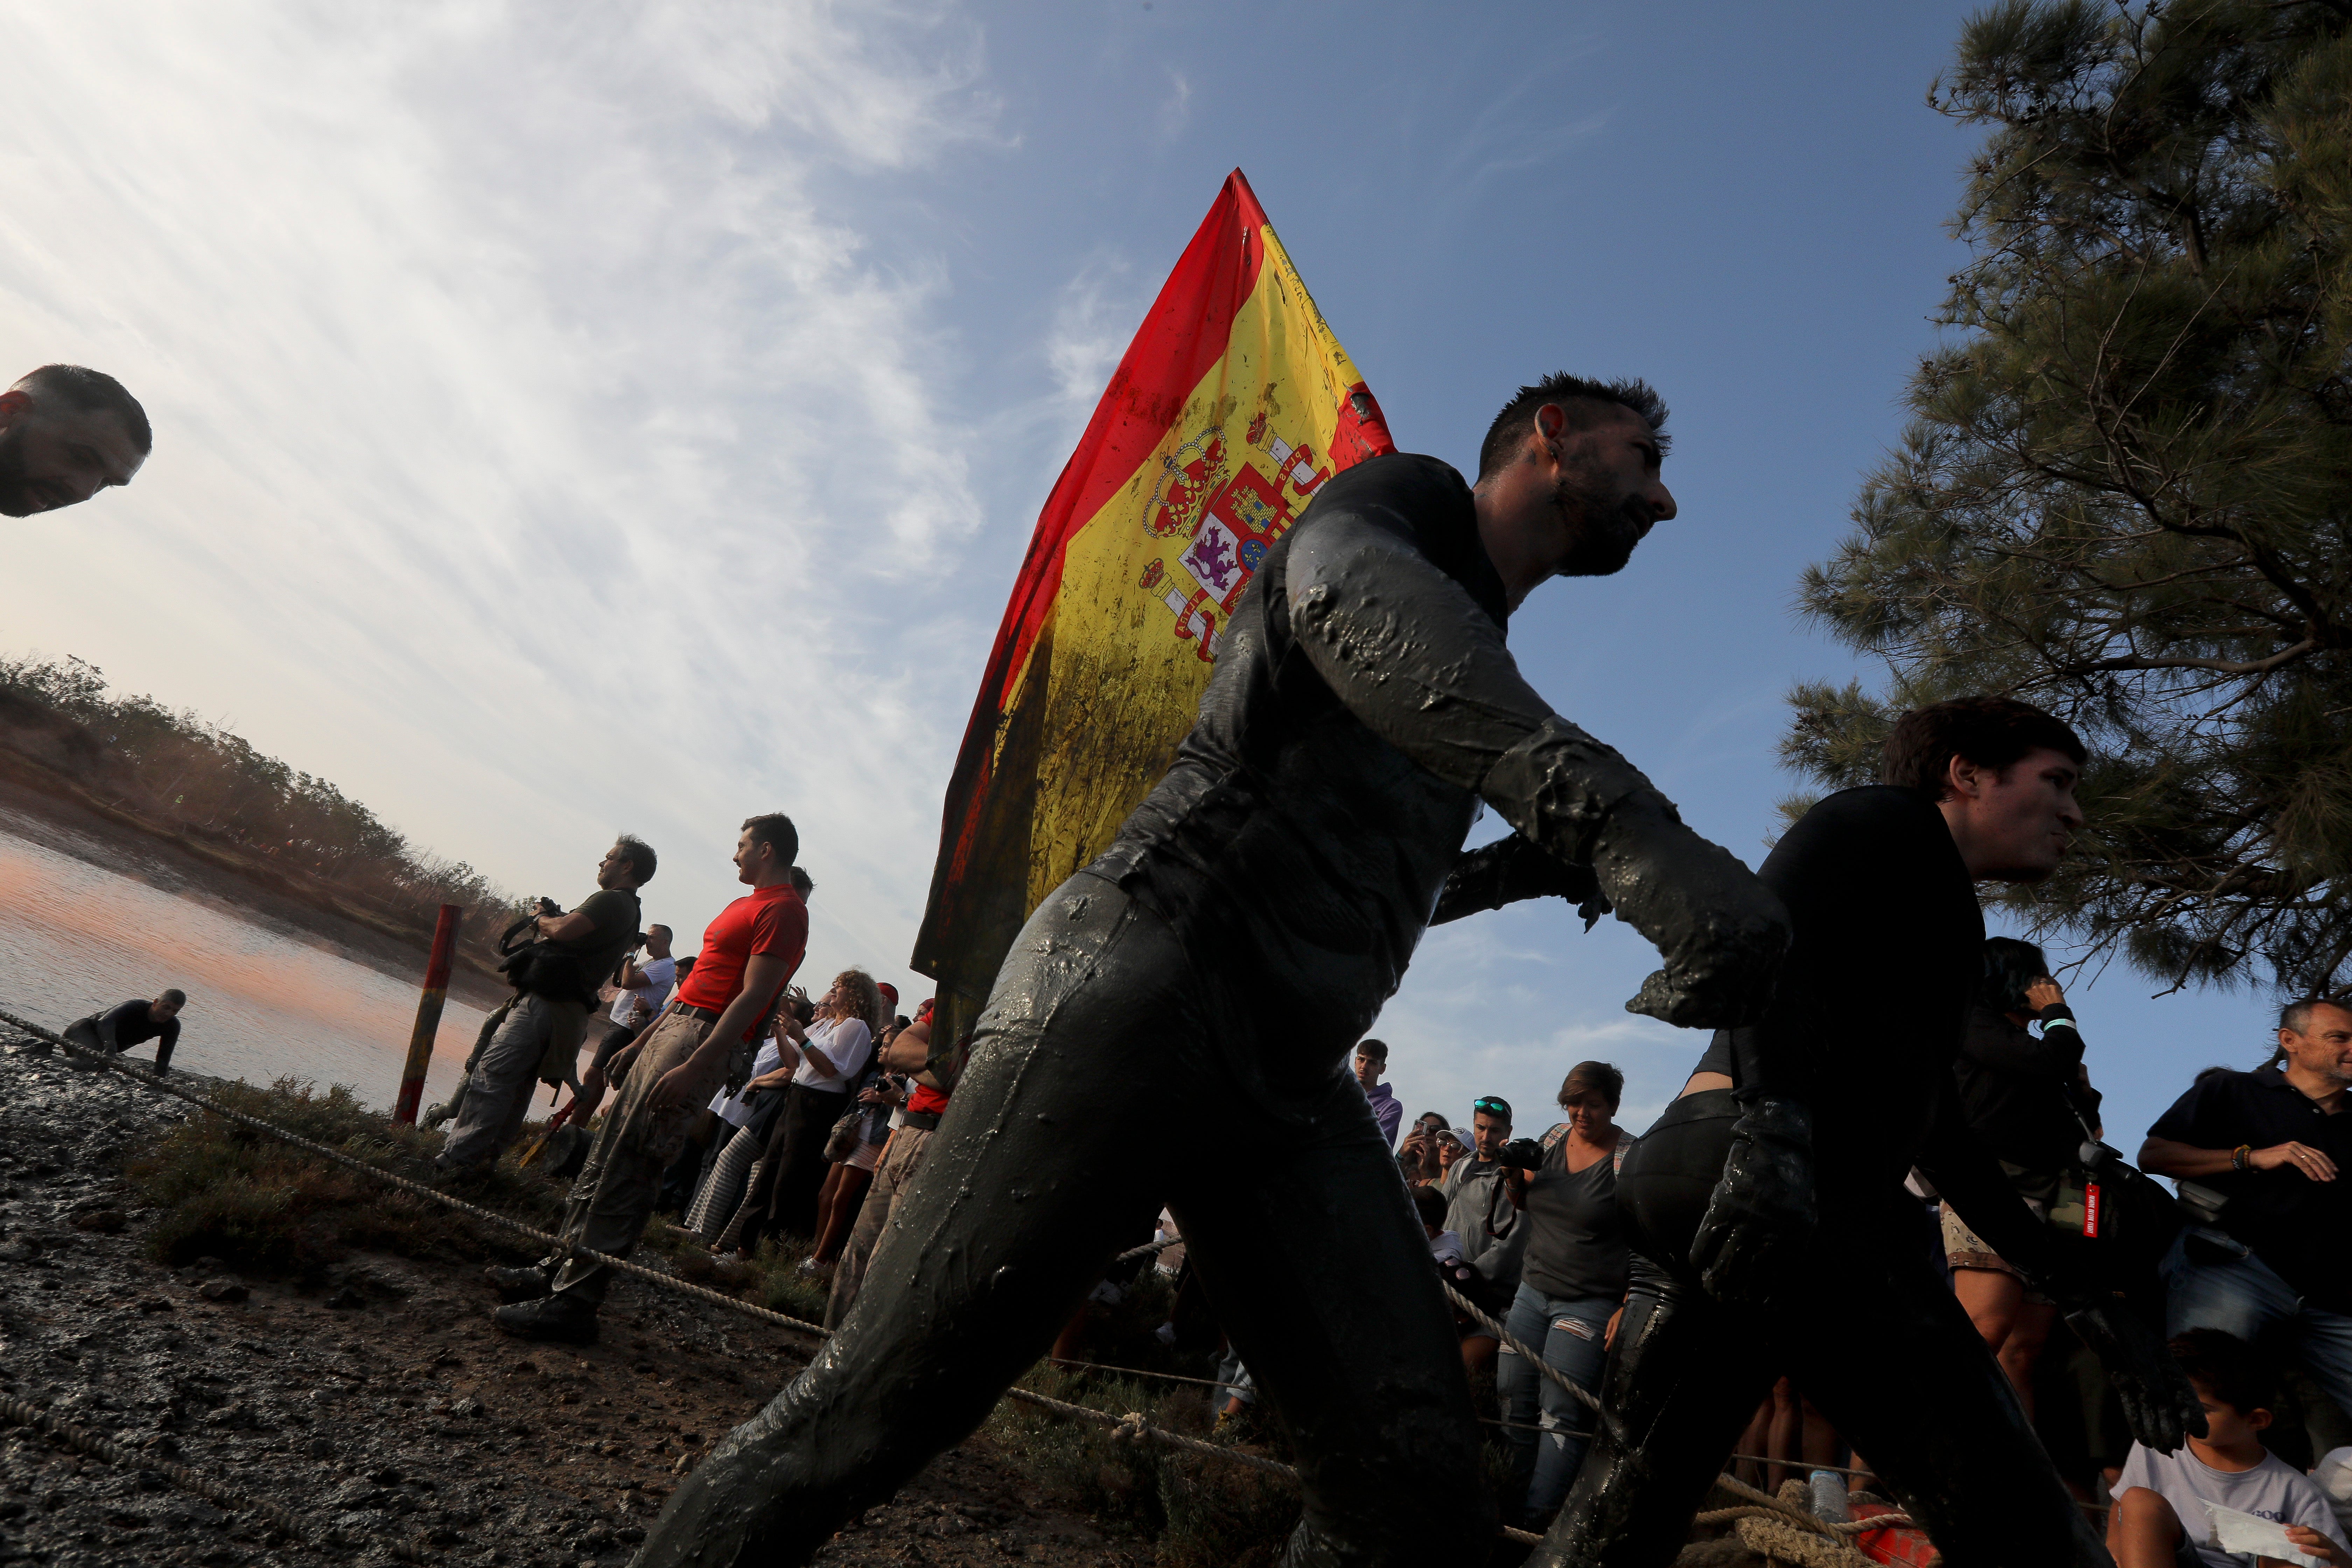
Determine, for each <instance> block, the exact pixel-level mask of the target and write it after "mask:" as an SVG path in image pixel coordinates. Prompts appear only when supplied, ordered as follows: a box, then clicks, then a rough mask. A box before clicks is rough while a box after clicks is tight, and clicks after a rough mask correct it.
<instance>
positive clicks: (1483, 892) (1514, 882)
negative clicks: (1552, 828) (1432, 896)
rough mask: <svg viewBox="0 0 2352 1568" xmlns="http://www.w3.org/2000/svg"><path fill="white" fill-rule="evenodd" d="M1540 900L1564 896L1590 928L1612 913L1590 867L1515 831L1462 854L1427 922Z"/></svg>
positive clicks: (1435, 923) (1447, 878)
mask: <svg viewBox="0 0 2352 1568" xmlns="http://www.w3.org/2000/svg"><path fill="white" fill-rule="evenodd" d="M1542 898H1561V899H1566V900H1569V901H1570V903H1573V904H1575V905H1576V906H1577V911H1576V912H1577V913H1579V914H1580V915H1582V916H1583V917H1584V929H1585V930H1587V931H1591V929H1592V924H1593V922H1594V921H1597V920H1599V919H1600V918H1601V916H1602V915H1605V914H1607V913H1608V912H1609V900H1607V899H1604V898H1602V897H1601V884H1600V882H1599V881H1598V880H1597V879H1595V878H1594V877H1593V875H1592V868H1591V867H1590V866H1571V865H1570V864H1569V863H1568V862H1567V861H1565V860H1562V859H1560V858H1559V857H1558V856H1556V855H1553V854H1551V853H1550V852H1549V851H1548V850H1546V849H1544V848H1543V847H1540V846H1538V845H1535V844H1531V843H1529V842H1528V840H1527V839H1525V838H1522V837H1519V836H1518V835H1517V834H1516V833H1514V834H1512V835H1511V836H1510V837H1507V838H1497V839H1496V840H1495V842H1494V843H1492V844H1487V845H1483V846H1481V847H1478V848H1476V849H1471V850H1466V851H1465V852H1464V854H1463V856H1462V858H1460V859H1459V860H1456V861H1455V862H1454V869H1453V871H1452V873H1451V874H1449V875H1448V876H1447V877H1446V879H1445V888H1444V891H1442V892H1440V893H1439V894H1438V895H1437V910H1436V912H1435V913H1433V914H1432V915H1431V916H1430V917H1429V923H1430V924H1432V925H1433V926H1442V925H1444V924H1445V922H1446V921H1458V920H1460V919H1461V918H1462V917H1463V916H1465V915H1474V914H1478V913H1480V912H1482V911H1484V910H1499V909H1501V908H1502V907H1503V906H1504V905H1505V904H1513V903H1517V902H1518V901H1519V900H1521V899H1542Z"/></svg>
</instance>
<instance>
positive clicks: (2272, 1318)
mask: <svg viewBox="0 0 2352 1568" xmlns="http://www.w3.org/2000/svg"><path fill="white" fill-rule="evenodd" d="M2163 1267H2164V1331H2165V1332H2166V1333H2167V1334H2168V1335H2169V1334H2181V1333H2186V1332H2188V1331H2189V1330H2190V1329H2220V1330H2221V1331H2223V1332H2225V1333H2231V1334H2235V1335H2236V1336H2237V1337H2238V1338H2240V1339H2242V1340H2243V1341H2245V1342H2247V1343H2248V1344H2254V1343H2257V1342H2271V1343H2273V1344H2275V1345H2276V1346H2277V1347H2278V1348H2279V1349H2281V1350H2283V1351H2285V1352H2288V1353H2290V1354H2291V1355H2293V1356H2294V1359H2295V1360H2296V1361H2297V1362H2299V1363H2302V1366H2303V1370H2304V1371H2305V1373H2307V1374H2308V1375H2309V1376H2310V1378H2311V1380H2312V1381H2313V1382H2314V1383H2315V1384H2319V1386H2320V1389H2321V1391H2322V1392H2323V1393H2325V1394H2326V1395H2327V1397H2328V1398H2330V1399H2332V1400H2334V1401H2335V1402H2336V1407H2337V1408H2338V1409H2340V1410H2342V1411H2343V1412H2344V1413H2345V1415H2347V1416H2352V1317H2347V1316H2346V1315H2345V1314H2344V1313H2342V1312H2328V1311H2323V1310H2320V1309H2319V1308H2317V1307H2313V1306H2307V1305H2305V1302H2304V1300H2303V1298H2302V1297H2300V1296H2298V1295H2296V1294H2295V1293H2294V1286H2292V1285H2289V1284H2288V1283H2287V1282H2286V1281H2285V1280H2284V1279H2280V1278H2279V1277H2278V1275H2277V1274H2276V1273H2274V1272H2273V1270H2272V1268H2271V1266H2270V1265H2269V1264H2267V1263H2264V1262H2263V1260H2262V1259H2261V1258H2257V1257H2255V1256H2254V1255H2253V1254H2252V1252H2249V1251H2248V1250H2247V1249H2246V1247H2245V1246H2244V1244H2243V1243H2242V1242H2238V1241H2235V1240H2232V1239H2231V1237H2228V1236H2226V1235H2224V1234H2223V1233H2221V1231H2218V1230H2208V1229H2206V1228H2204V1227H2203V1226H2190V1227H2189V1228H2188V1229H2186V1230H2184V1231H2182V1232H2181V1233H2180V1235H2179V1237H2178V1238H2177V1239H2176V1240H2175V1241H2174V1242H2173V1244H2172V1250H2171V1251H2170V1252H2168V1253H2166V1254H2165V1256H2164V1266H2163Z"/></svg>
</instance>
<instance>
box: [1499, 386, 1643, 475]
mask: <svg viewBox="0 0 2352 1568" xmlns="http://www.w3.org/2000/svg"><path fill="white" fill-rule="evenodd" d="M1547 403H1556V404H1558V405H1559V409H1560V412H1561V413H1563V414H1565V415H1567V416H1568V427H1569V428H1570V429H1571V430H1590V429H1591V428H1592V427H1593V426H1595V425H1598V424H1599V423H1600V422H1601V420H1602V419H1604V418H1611V419H1613V418H1615V417H1616V415H1615V413H1614V412H1613V411H1612V410H1610V409H1606V408H1601V407H1596V406H1595V405H1598V404H1612V405H1615V406H1616V407H1617V408H1623V409H1627V410H1630V411H1631V412H1632V413H1633V415H1634V416H1636V417H1638V418H1639V419H1640V420H1641V421H1642V423H1643V424H1644V425H1647V426H1649V427H1650V436H1651V438H1652V439H1654V440H1655V441H1656V442H1657V444H1658V452H1659V455H1660V456H1662V457H1663V456H1664V454H1665V450H1666V447H1667V445H1668V441H1669V437H1667V435H1666V400H1665V399H1664V398H1663V397H1660V396H1659V395H1657V394H1656V393H1655V392H1654V391H1652V390H1651V389H1650V384H1649V383H1647V382H1645V381H1640V380H1631V381H1588V380H1586V379H1585V378H1584V377H1583V376H1580V375H1570V374H1568V373H1567V372H1566V371H1559V372H1556V373H1555V374H1550V375H1548V376H1546V377H1544V378H1543V379H1542V380H1541V381H1539V382H1537V383H1536V384H1534V385H1533V386H1523V387H1521V388H1519V390H1518V392H1517V394H1516V395H1514V396H1513V397H1512V398H1511V400H1510V401H1509V402H1508V403H1506V404H1505V405H1503V411H1502V412H1501V413H1500V414H1497V415H1496V416H1495V422H1494V423H1493V424H1492V425H1489V426H1486V440H1485V441H1484V442H1482V443H1481V444H1480V445H1479V447H1478V479H1479V480H1480V482H1481V483H1483V482H1485V481H1486V480H1487V479H1493V478H1494V477H1495V476H1496V474H1499V473H1501V472H1502V471H1503V470H1504V469H1505V468H1508V467H1510V465H1511V459H1512V458H1516V457H1517V456H1518V455H1519V448H1520V447H1523V446H1525V445H1526V444H1527V439H1528V432H1529V431H1530V430H1533V429H1534V428H1535V427H1536V410H1537V409H1538V408H1541V407H1542V406H1543V405H1545V404H1547Z"/></svg>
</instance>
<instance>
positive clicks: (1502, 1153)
mask: <svg viewBox="0 0 2352 1568" xmlns="http://www.w3.org/2000/svg"><path fill="white" fill-rule="evenodd" d="M1543 1160H1544V1151H1543V1145H1542V1144H1540V1143H1538V1142H1536V1141H1535V1140H1534V1139H1532V1138H1514V1139H1512V1140H1511V1141H1510V1142H1507V1143H1506V1144H1504V1145H1503V1146H1502V1147H1501V1148H1499V1149H1497V1150H1496V1151H1495V1163H1496V1164H1497V1165H1504V1166H1507V1167H1509V1168H1510V1169H1511V1170H1514V1171H1532V1170H1536V1169H1538V1167H1540V1166H1541V1165H1542V1164H1543Z"/></svg>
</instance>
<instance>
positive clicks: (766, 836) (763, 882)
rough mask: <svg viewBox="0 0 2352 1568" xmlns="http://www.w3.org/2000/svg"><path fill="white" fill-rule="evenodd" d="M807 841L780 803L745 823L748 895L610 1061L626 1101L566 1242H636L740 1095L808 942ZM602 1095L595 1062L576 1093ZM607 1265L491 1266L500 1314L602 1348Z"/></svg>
mask: <svg viewBox="0 0 2352 1568" xmlns="http://www.w3.org/2000/svg"><path fill="white" fill-rule="evenodd" d="M799 850H800V835H799V833H798V832H797V831H796V830H795V829H794V828H793V822H792V818H790V817H788V816H783V815H782V814H781V813H772V814H770V815H768V816H755V817H752V818H751V820H750V821H748V822H746V823H744V824H743V831H742V835H741V837H739V838H738V839H737V840H736V841H735V874H736V878H737V879H738V880H740V881H742V882H745V883H748V884H750V886H751V892H749V893H748V894H746V895H744V896H743V897H742V898H740V899H737V900H735V901H734V902H732V903H730V904H729V905H728V906H727V907H726V908H725V909H723V910H719V918H718V919H716V920H714V921H711V922H710V925H709V929H707V930H706V931H703V933H702V951H701V952H700V953H698V955H697V958H696V963H695V965H694V973H692V974H690V975H689V976H688V977H687V981H686V984H683V985H681V986H679V987H678V992H677V997H676V998H675V999H674V1000H672V1001H671V1003H670V1005H669V1006H668V1007H667V1008H666V1009H664V1011H663V1013H662V1016H660V1017H659V1018H656V1020H654V1023H653V1025H652V1026H651V1027H649V1028H647V1029H646V1032H645V1033H644V1035H642V1036H640V1037H638V1039H637V1041H636V1043H635V1044H634V1045H631V1046H628V1047H624V1048H623V1049H622V1050H621V1051H620V1052H618V1053H617V1054H616V1055H615V1056H614V1058H613V1062H612V1071H613V1072H614V1074H615V1075H625V1076H623V1077H622V1082H621V1097H620V1099H619V1100H618V1101H616V1102H615V1103H614V1107H613V1110H612V1112H611V1113H610V1114H609V1115H607V1116H606V1117H605V1118H604V1122H603V1124H602V1125H600V1126H599V1127H598V1128H597V1129H596V1142H594V1143H593V1145H591V1146H590V1148H589V1151H588V1163H587V1164H586V1165H584V1166H583V1167H582V1169H581V1172H580V1174H579V1176H578V1178H577V1179H575V1180H574V1181H573V1183H572V1194H571V1203H570V1205H569V1206H568V1207H566V1209H565V1210H564V1214H563V1239H564V1241H565V1242H567V1243H569V1244H572V1245H574V1246H579V1247H589V1248H591V1249H593V1250H594V1251H597V1252H602V1253H605V1254H607V1255H609V1256H612V1257H615V1258H620V1257H625V1256H626V1255H627V1254H628V1253H630V1252H631V1251H633V1250H635V1247H636V1245H637V1239H638V1237H642V1236H643V1235H644V1234H645V1229H646V1221H647V1220H648V1219H650V1218H652V1217H653V1212H654V1200H655V1199H656V1197H657V1196H658V1195H659V1194H660V1191H661V1180H662V1173H664V1172H665V1171H667V1169H668V1168H669V1166H670V1163H671V1162H673V1161H675V1160H676V1159H677V1157H678V1154H679V1152H680V1151H682V1150H683V1149H684V1148H685V1147H686V1138H687V1131H688V1129H689V1128H690V1127H691V1126H692V1125H693V1122H694V1120H695V1118H696V1117H697V1116H698V1115H699V1114H700V1113H701V1111H702V1110H703V1108H704V1106H705V1105H707V1104H708V1103H709V1100H710V1097H711V1096H712V1095H713V1094H714V1093H716V1092H717V1091H718V1089H719V1086H720V1085H721V1084H722V1083H723V1084H725V1085H726V1086H727V1088H728V1089H729V1091H730V1092H732V1091H734V1090H736V1089H740V1088H742V1086H743V1083H744V1080H745V1079H748V1078H749V1077H750V1076H751V1049H752V1047H751V1031H752V1029H753V1028H754V1026H757V1025H758V1023H759V1022H760V1020H761V1019H762V1018H764V1017H766V1016H768V1013H769V1010H770V1009H771V1008H772V1007H773V1006H774V1005H775V1003H776V997H777V995H778V994H780V993H781V992H782V990H783V988H784V986H785V984H786V983H787V982H789V981H790V980H791V979H792V977H793V970H795V969H797V968H799V967H800V962H801V954H802V952H803V949H804V948H806V946H807V945H808V910H806V909H804V908H803V906H802V904H801V900H800V895H799V894H798V893H796V892H794V891H793V884H792V880H791V873H792V866H793V856H794V855H796V854H797V853H799ZM631 929H632V930H634V929H635V928H634V927H632V928H631ZM580 1097H581V1101H582V1103H583V1104H586V1105H591V1106H593V1105H595V1104H596V1103H598V1102H599V1101H600V1100H603V1099H604V1075H603V1074H602V1073H601V1072H599V1071H597V1070H595V1069H593V1068H592V1069H590V1071H589V1074H588V1077H587V1079H585V1080H584V1081H583V1083H582V1085H581V1088H580ZM611 1275H612V1270H611V1269H610V1268H606V1267H605V1266H604V1265H603V1264H601V1263H591V1262H589V1261H587V1260H586V1259H584V1258H565V1257H564V1256H563V1255H562V1253H558V1254H556V1255H555V1256H553V1257H551V1258H547V1259H545V1260H544V1261H542V1262H541V1263H540V1264H538V1265H537V1266H535V1267H532V1268H492V1269H490V1270H489V1271H488V1278H489V1280H490V1282H491V1283H492V1284H493V1285H495V1286H497V1287H498V1289H499V1293H500V1294H502V1295H504V1296H506V1297H508V1298H509V1303H510V1304H509V1305H508V1306H504V1307H501V1308H499V1310H498V1311H497V1312H496V1313H495V1314H494V1315H493V1316H492V1319H491V1321H493V1322H495V1323H496V1324H497V1325H498V1327H499V1330H500V1331H502V1332H505V1333H509V1334H513V1335H515V1336H516V1337H518V1338H520V1339H530V1340H556V1341H561V1342H569V1343H574V1344H593V1343H594V1342H595V1339H596V1312H597V1309H598V1308H599V1307H600V1306H602V1305H603V1304H604V1292H605V1290H606V1289H609V1288H610V1287H611V1284H612V1279H611Z"/></svg>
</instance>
